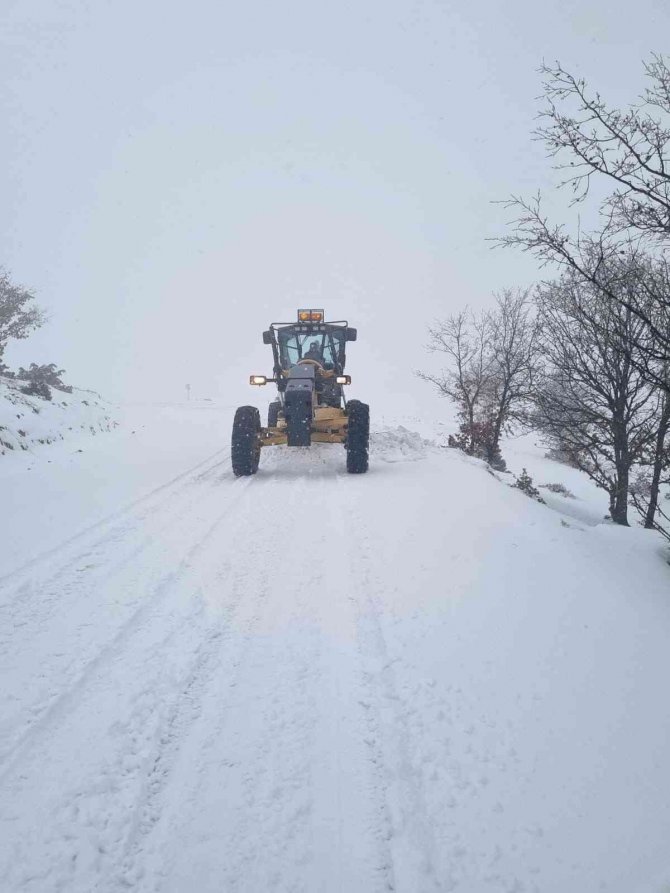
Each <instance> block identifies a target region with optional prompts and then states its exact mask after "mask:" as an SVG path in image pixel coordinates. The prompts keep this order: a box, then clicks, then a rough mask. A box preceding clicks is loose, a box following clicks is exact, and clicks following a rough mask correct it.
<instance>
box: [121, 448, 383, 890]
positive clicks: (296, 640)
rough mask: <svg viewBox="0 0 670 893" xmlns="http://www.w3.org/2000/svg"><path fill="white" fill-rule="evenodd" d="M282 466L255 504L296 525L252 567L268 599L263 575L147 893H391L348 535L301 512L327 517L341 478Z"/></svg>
mask: <svg viewBox="0 0 670 893" xmlns="http://www.w3.org/2000/svg"><path fill="white" fill-rule="evenodd" d="M338 458H339V457H338ZM281 459H282V456H281V454H279V455H278V459H277V464H278V466H279V467H278V468H274V469H273V468H272V466H270V469H269V470H271V471H273V474H274V478H275V479H274V480H265V481H263V485H264V487H263V489H261V490H260V491H254V493H253V497H254V498H258V500H259V503H260V504H262V505H263V510H264V512H265V513H266V514H268V515H269V516H275V515H277V514H278V512H279V511H280V510H281V512H282V513H283V514H282V516H283V517H285V518H291V519H293V521H292V522H290V523H288V524H286V525H281V529H280V530H279V531H277V532H275V533H274V534H273V535H272V536H271V537H270V539H269V541H268V542H267V543H266V548H265V549H264V550H263V553H264V554H262V564H261V562H259V566H258V568H254V567H253V565H250V566H249V578H248V581H247V586H248V587H251V589H252V590H253V589H256V590H262V589H263V582H262V581H263V578H264V575H265V577H266V580H267V592H266V594H265V595H264V597H263V598H262V599H261V601H260V603H259V605H258V609H259V614H258V617H257V618H256V621H255V623H254V625H253V627H252V629H251V632H250V634H249V636H248V637H247V638H246V640H245V641H244V642H243V646H242V647H241V648H240V650H239V655H240V659H239V661H238V662H237V663H235V664H234V666H233V665H232V664H230V663H229V662H228V661H226V663H225V669H220V670H219V671H217V674H218V675H217V678H218V680H219V681H218V682H217V681H216V680H213V681H212V683H211V685H210V687H209V694H208V696H207V700H208V703H207V705H206V706H205V707H204V710H203V715H202V718H201V719H200V721H199V722H198V724H197V727H196V728H195V729H194V735H193V740H192V741H191V744H190V747H189V748H188V750H189V752H190V753H191V754H197V765H195V766H192V767H191V768H190V770H189V771H187V772H184V774H183V775H182V777H181V779H180V780H179V781H178V782H177V783H176V784H175V783H172V784H170V785H168V786H167V787H166V788H164V789H163V792H162V793H161V799H162V800H163V801H164V803H166V804H167V806H166V808H165V809H163V810H162V815H161V819H160V821H159V822H158V823H157V824H156V825H155V826H154V827H153V829H152V831H151V833H150V835H149V837H148V839H146V840H145V841H144V842H143V844H142V854H141V856H139V857H138V864H139V865H142V866H144V867H145V868H146V867H147V866H149V869H148V873H147V875H146V876H145V877H144V878H143V879H141V880H139V879H137V878H138V876H137V875H132V878H133V879H135V880H136V883H137V887H136V889H137V890H138V891H142V893H149V891H160V893H177V891H181V890H183V889H184V888H185V886H195V888H197V889H198V890H199V893H206V891H219V890H222V889H225V890H226V891H230V893H234V891H245V893H246V891H249V890H266V889H272V890H273V891H282V890H286V891H288V890H291V891H298V890H304V891H309V893H311V891H313V890H317V889H318V890H320V891H334V890H346V891H347V893H354V891H360V893H371V891H375V890H379V891H381V890H388V889H389V885H388V883H387V880H386V874H385V868H384V863H385V857H384V855H383V853H380V852H379V846H380V843H379V835H378V834H377V824H378V804H377V803H376V802H370V799H369V798H370V793H371V790H372V786H371V784H370V783H369V781H368V773H369V766H368V760H367V753H366V745H365V743H364V742H363V731H364V730H362V725H363V723H362V716H361V708H360V707H359V704H358V702H359V700H360V695H361V692H360V688H359V680H358V677H357V675H356V672H355V655H356V646H355V617H354V614H353V611H352V606H351V603H350V600H349V594H348V588H347V556H346V550H345V554H344V556H342V555H341V554H340V549H339V547H340V546H341V545H343V544H344V539H343V537H345V536H346V534H345V532H344V528H342V527H341V524H340V518H341V513H340V512H339V511H337V512H335V513H334V514H332V513H329V514H328V516H327V517H323V516H321V517H320V518H319V520H318V521H317V522H316V523H315V519H314V518H312V517H310V515H309V512H307V514H305V513H304V511H303V512H302V513H301V511H300V509H301V508H304V507H305V506H310V505H312V504H315V503H318V504H319V505H321V506H325V505H327V504H329V502H330V500H331V499H332V498H333V495H335V491H333V483H334V480H333V477H334V475H333V465H332V463H328V462H327V461H321V462H319V461H318V459H317V457H314V459H316V460H317V461H314V459H312V458H309V459H308V458H307V457H304V458H301V457H297V458H296V459H295V460H292V462H299V463H301V464H300V465H298V467H297V468H296V469H294V468H293V467H286V466H282V465H281ZM339 465H340V462H338V468H337V471H338V473H339V472H340V468H339ZM313 472H314V473H315V474H314V475H312V473H313ZM259 483H260V479H259ZM251 495H252V494H251V493H250V497H251ZM336 498H339V496H336ZM301 517H302V518H303V519H304V520H305V521H306V525H301V524H300V523H299V521H298V519H300V518H301ZM333 554H337V555H339V556H340V561H339V562H338V565H337V568H336V569H335V568H334V567H333V565H332V563H331V562H330V560H329V556H330V555H333ZM338 571H341V574H340V573H338ZM231 666H232V669H229V667H231ZM219 690H220V691H221V696H220V698H219V701H218V703H217V702H216V701H215V700H214V699H213V693H214V692H217V691H219ZM175 840H179V841H180V847H179V849H178V850H177V851H175V848H174V845H173V842H174V841H175ZM198 866H202V871H201V872H200V873H198Z"/></svg>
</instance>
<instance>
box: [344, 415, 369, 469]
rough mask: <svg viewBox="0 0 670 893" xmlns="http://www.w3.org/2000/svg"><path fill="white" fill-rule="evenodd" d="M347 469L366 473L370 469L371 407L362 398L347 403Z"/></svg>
mask: <svg viewBox="0 0 670 893" xmlns="http://www.w3.org/2000/svg"><path fill="white" fill-rule="evenodd" d="M347 418H348V420H349V421H348V425H347V471H348V472H349V474H364V473H365V472H366V471H367V470H368V448H369V443H370V407H369V406H368V405H367V403H361V401H360V400H350V401H349V402H348V403H347Z"/></svg>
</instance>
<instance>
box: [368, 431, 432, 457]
mask: <svg viewBox="0 0 670 893" xmlns="http://www.w3.org/2000/svg"><path fill="white" fill-rule="evenodd" d="M434 448H435V445H434V444H433V442H432V441H430V440H426V439H425V438H423V437H421V435H420V434H417V433H416V431H410V430H409V429H408V428H405V427H404V426H403V425H397V426H395V427H383V428H378V429H377V430H373V431H372V432H371V434H370V457H371V461H373V462H374V461H375V460H381V461H382V462H411V461H414V460H416V459H423V458H424V457H425V455H426V451H427V450H429V449H434Z"/></svg>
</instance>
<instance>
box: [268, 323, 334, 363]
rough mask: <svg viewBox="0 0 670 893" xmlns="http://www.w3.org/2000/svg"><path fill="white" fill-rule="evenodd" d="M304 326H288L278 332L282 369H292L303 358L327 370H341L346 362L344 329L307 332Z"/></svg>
mask: <svg viewBox="0 0 670 893" xmlns="http://www.w3.org/2000/svg"><path fill="white" fill-rule="evenodd" d="M302 328H303V327H302V326H286V327H285V328H282V329H279V330H278V332H277V343H278V347H279V362H280V365H281V367H282V369H290V368H291V366H295V365H297V364H298V363H300V362H301V361H302V360H311V361H312V363H318V365H319V366H320V367H321V368H322V369H324V370H326V371H330V370H333V369H334V370H336V371H337V372H341V371H342V370H343V369H344V363H345V353H344V330H341V331H339V332H338V331H333V330H331V331H321V332H319V331H311V332H310V331H307V332H305V331H301V329H302ZM317 371H318V370H317Z"/></svg>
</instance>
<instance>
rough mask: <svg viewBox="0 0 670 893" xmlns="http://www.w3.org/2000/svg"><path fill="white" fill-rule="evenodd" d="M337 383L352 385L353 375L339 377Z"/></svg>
mask: <svg viewBox="0 0 670 893" xmlns="http://www.w3.org/2000/svg"><path fill="white" fill-rule="evenodd" d="M335 381H336V382H337V383H338V384H351V375H338V376H337V378H336V379H335Z"/></svg>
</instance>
